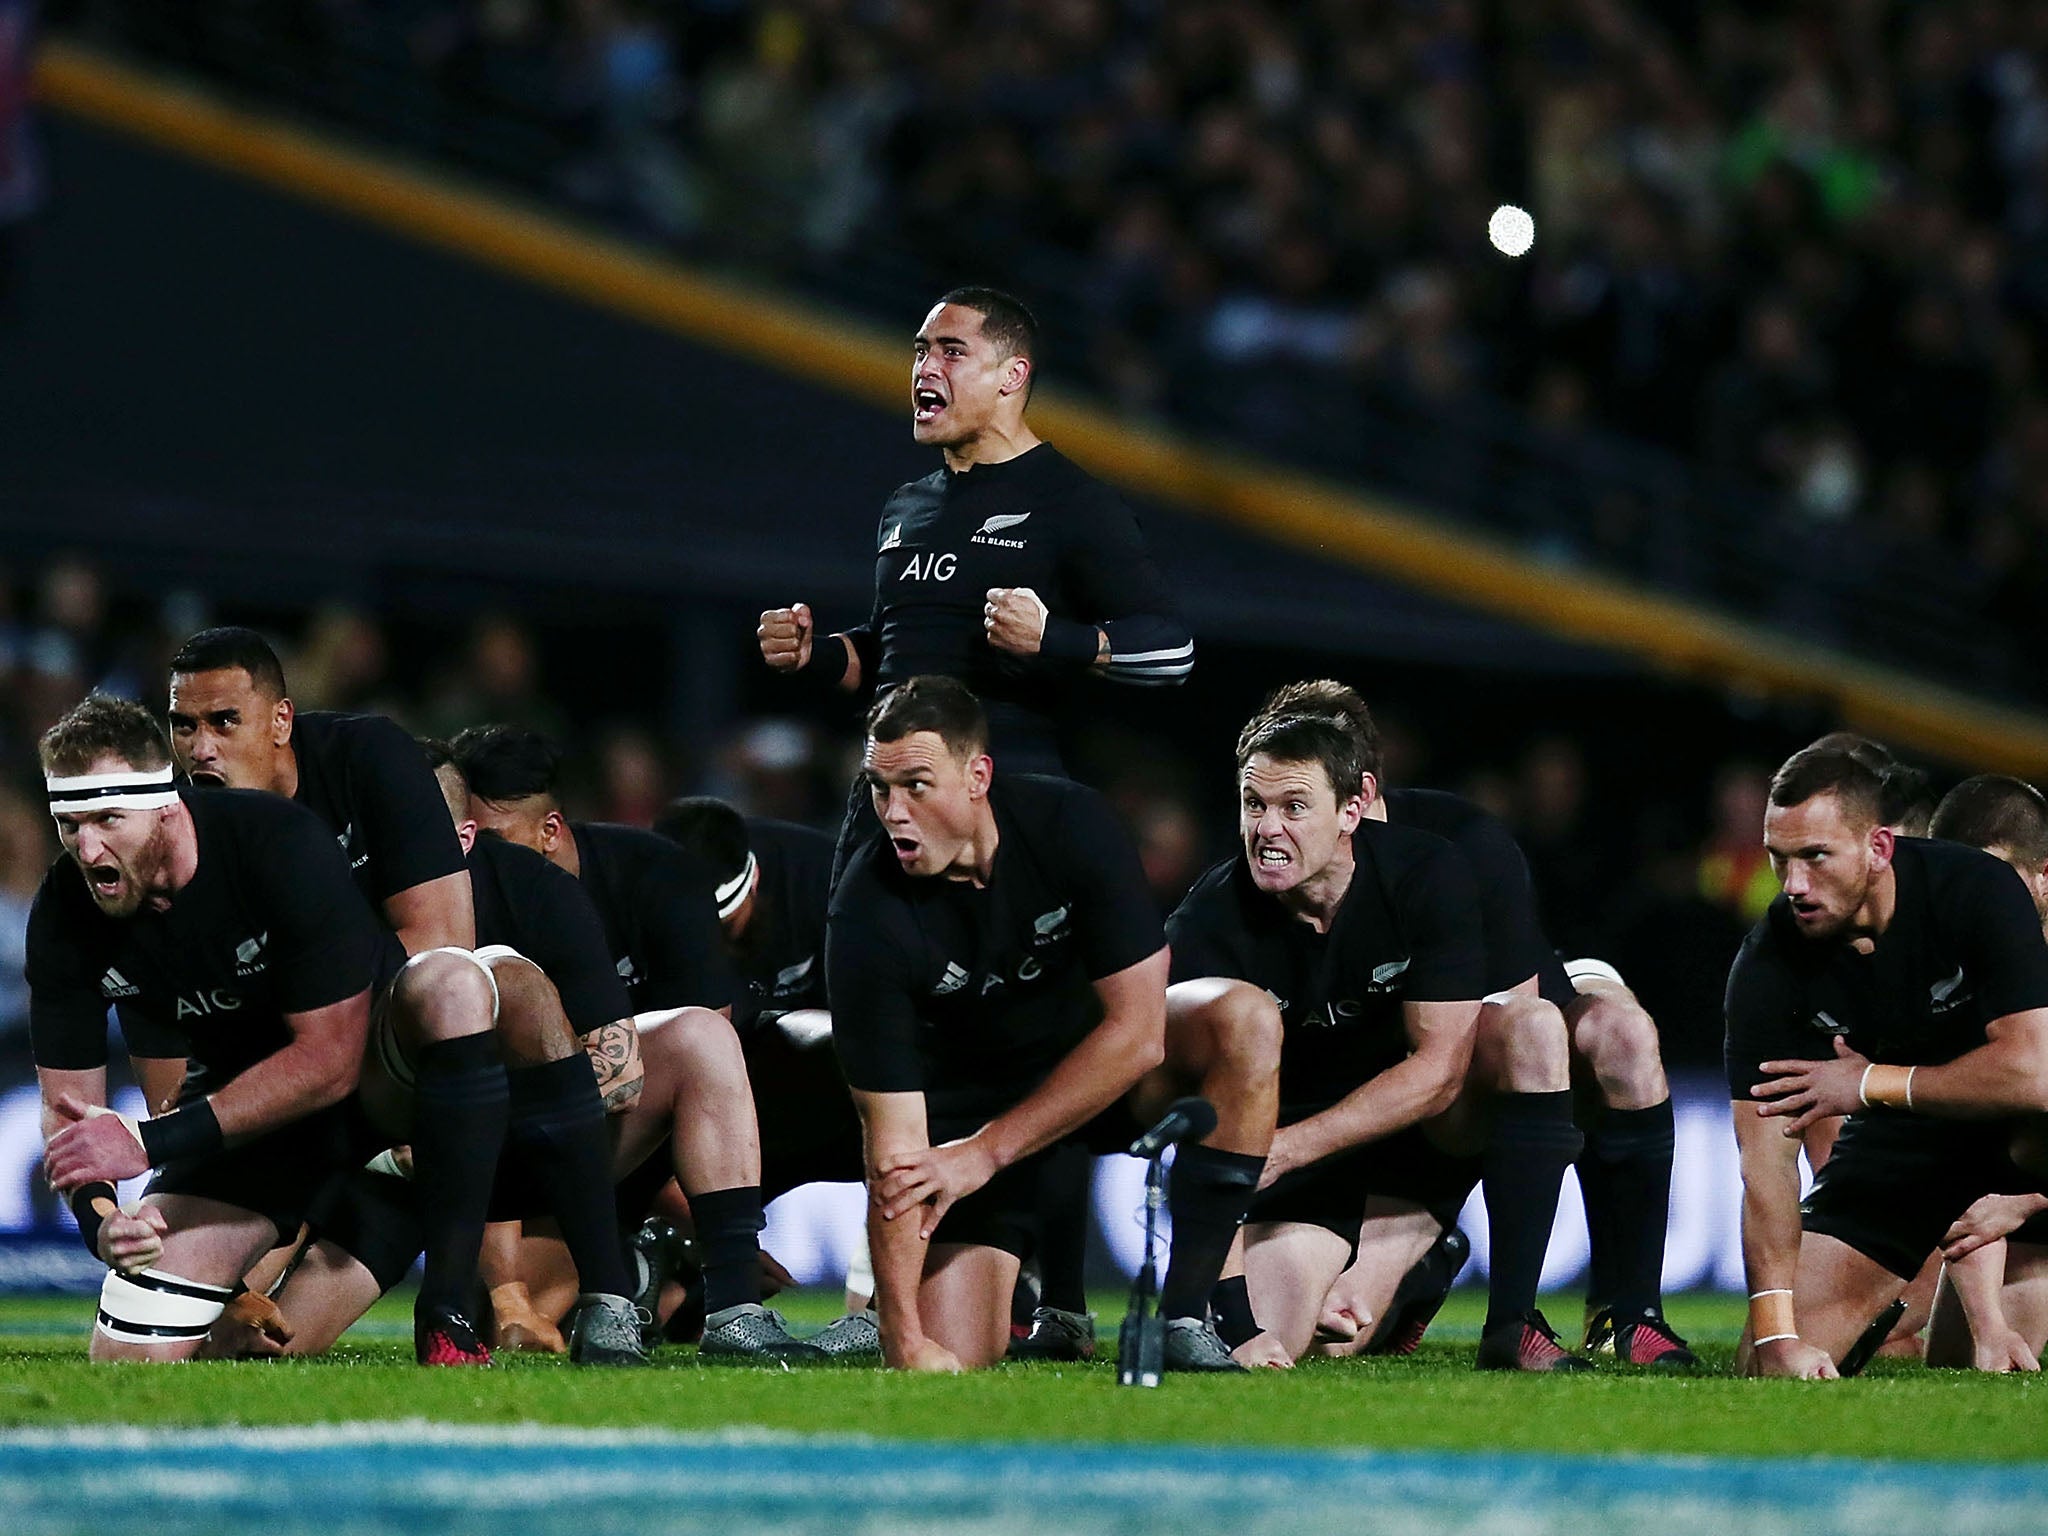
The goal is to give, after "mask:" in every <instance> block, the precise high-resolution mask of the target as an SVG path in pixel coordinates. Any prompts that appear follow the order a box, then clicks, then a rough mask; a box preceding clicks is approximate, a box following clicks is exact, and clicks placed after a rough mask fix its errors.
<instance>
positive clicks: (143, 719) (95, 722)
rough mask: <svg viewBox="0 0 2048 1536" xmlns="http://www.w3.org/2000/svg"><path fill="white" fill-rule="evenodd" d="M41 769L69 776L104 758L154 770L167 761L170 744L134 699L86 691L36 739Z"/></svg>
mask: <svg viewBox="0 0 2048 1536" xmlns="http://www.w3.org/2000/svg"><path fill="white" fill-rule="evenodd" d="M37 752H38V755H40V756H41V758H42V761H43V772H44V773H46V774H55V775H62V776H66V777H69V776H71V775H75V774H81V773H86V772H88V771H90V769H91V768H92V765H93V764H94V763H96V762H98V761H99V760H100V759H101V758H103V757H118V758H119V759H120V760H121V761H122V762H124V763H126V764H127V765H128V766H129V767H130V768H142V769H149V770H151V771H154V770H156V769H158V768H168V767H169V766H170V765H171V744H170V743H169V742H168V741H166V740H165V739H164V728H163V727H162V726H161V725H159V724H157V720H156V716H154V715H152V714H151V713H150V712H149V711H148V710H146V709H144V708H143V707H142V706H141V705H140V704H137V703H136V702H135V701H134V700H133V699H119V698H116V697H114V695H112V694H111V693H89V694H87V695H86V696H85V697H84V698H83V699H80V700H79V701H78V702H77V703H76V704H74V705H72V706H71V708H70V709H68V710H66V711H65V712H64V716H63V718H62V719H60V720H59V721H58V722H57V723H56V724H55V725H53V726H51V727H50V728H49V729H48V730H47V731H45V732H43V739H42V740H41V741H40V742H39V743H37Z"/></svg>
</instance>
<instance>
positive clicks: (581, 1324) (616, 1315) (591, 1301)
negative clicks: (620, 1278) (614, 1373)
mask: <svg viewBox="0 0 2048 1536" xmlns="http://www.w3.org/2000/svg"><path fill="white" fill-rule="evenodd" d="M646 1315H647V1314H646V1313H644V1312H642V1311H641V1310H640V1308H638V1307H636V1306H634V1305H633V1301H632V1298H631V1297H629V1296H607V1295H604V1294H603V1293H601V1292H591V1293H587V1294H585V1295H582V1296H578V1297H577V1298H576V1307H575V1311H574V1313H573V1314H572V1316H573V1317H574V1321H573V1322H571V1323H570V1325H569V1359H570V1361H571V1362H572V1363H573V1364H576V1365H646V1364H648V1363H649V1362H648V1353H647V1340H646V1337H645V1336H644V1335H643V1333H642V1332H641V1319H642V1318H644V1317H645V1316H646Z"/></svg>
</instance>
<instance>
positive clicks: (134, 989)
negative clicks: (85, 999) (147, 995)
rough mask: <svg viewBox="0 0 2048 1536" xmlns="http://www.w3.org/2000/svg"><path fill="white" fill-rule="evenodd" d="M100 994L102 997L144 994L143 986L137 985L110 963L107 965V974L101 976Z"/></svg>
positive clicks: (138, 995)
mask: <svg viewBox="0 0 2048 1536" xmlns="http://www.w3.org/2000/svg"><path fill="white" fill-rule="evenodd" d="M100 995H101V996H102V997H140V996H142V988H140V987H138V986H136V985H135V983H134V982H132V981H130V980H129V979H128V978H127V977H126V976H123V975H122V974H121V973H120V972H119V971H117V970H115V969H114V968H113V967H112V966H111V965H110V966H108V967H107V974H106V975H104V976H102V977H101V978H100Z"/></svg>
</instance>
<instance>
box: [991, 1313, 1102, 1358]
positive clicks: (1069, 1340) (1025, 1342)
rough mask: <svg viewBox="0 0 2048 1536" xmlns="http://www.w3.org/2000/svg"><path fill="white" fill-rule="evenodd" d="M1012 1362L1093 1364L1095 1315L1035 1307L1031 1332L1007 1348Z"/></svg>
mask: <svg viewBox="0 0 2048 1536" xmlns="http://www.w3.org/2000/svg"><path fill="white" fill-rule="evenodd" d="M1010 1358H1011V1359H1012V1360H1093V1359H1094V1358H1095V1314H1094V1313H1093V1312H1069V1311H1067V1310H1066V1309H1065V1308H1064V1307H1038V1308H1035V1309H1034V1310H1033V1311H1032V1314H1031V1331H1030V1332H1029V1333H1027V1334H1025V1335H1024V1337H1023V1338H1021V1339H1017V1340H1014V1341H1013V1342H1012V1343H1011V1345H1010Z"/></svg>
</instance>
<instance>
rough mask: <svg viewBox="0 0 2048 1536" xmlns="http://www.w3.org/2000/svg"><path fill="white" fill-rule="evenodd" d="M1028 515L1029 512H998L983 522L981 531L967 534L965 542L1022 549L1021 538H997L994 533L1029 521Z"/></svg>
mask: <svg viewBox="0 0 2048 1536" xmlns="http://www.w3.org/2000/svg"><path fill="white" fill-rule="evenodd" d="M1030 517H1031V514H1030V513H1029V512H1004V513H999V514H998V515H996V516H995V517H992V518H990V519H989V520H988V521H987V522H985V523H983V524H982V525H981V531H980V532H978V533H975V534H973V535H971V536H969V538H968V540H967V542H968V543H970V544H995V545H998V546H1000V547H1001V548H1003V549H1022V548H1024V541H1023V540H1022V539H999V538H997V537H996V535H997V534H999V533H1002V532H1005V531H1006V530H1008V529H1011V528H1016V527H1018V526H1020V525H1022V524H1023V523H1025V522H1027V521H1029V519H1030Z"/></svg>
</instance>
